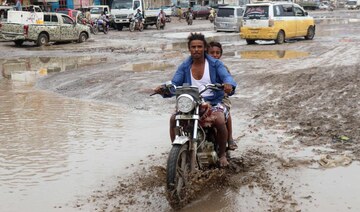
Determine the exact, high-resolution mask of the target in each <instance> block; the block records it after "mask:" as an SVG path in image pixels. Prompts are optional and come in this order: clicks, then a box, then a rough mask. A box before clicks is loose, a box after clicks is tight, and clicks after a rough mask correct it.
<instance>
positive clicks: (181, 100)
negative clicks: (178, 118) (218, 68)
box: [176, 94, 195, 113]
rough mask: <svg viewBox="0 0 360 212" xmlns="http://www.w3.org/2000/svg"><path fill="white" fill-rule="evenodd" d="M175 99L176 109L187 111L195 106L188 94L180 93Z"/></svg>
mask: <svg viewBox="0 0 360 212" xmlns="http://www.w3.org/2000/svg"><path fill="white" fill-rule="evenodd" d="M176 101H177V103H176V104H177V109H178V110H179V111H180V112H183V113H188V112H190V111H192V110H193V109H194V107H195V101H194V98H193V97H192V96H190V95H188V94H183V95H180V96H179V97H178V98H177V100H176Z"/></svg>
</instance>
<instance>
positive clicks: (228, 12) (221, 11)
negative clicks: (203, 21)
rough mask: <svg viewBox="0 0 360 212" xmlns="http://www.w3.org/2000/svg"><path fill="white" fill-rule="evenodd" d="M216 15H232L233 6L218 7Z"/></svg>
mask: <svg viewBox="0 0 360 212" xmlns="http://www.w3.org/2000/svg"><path fill="white" fill-rule="evenodd" d="M217 17H234V8H219V11H218V14H217Z"/></svg>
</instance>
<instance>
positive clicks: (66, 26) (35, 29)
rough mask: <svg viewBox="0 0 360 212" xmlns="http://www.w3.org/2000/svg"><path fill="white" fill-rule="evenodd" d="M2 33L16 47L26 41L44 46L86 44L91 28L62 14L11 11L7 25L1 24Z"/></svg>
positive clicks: (0, 31)
mask: <svg viewBox="0 0 360 212" xmlns="http://www.w3.org/2000/svg"><path fill="white" fill-rule="evenodd" d="M0 33H1V35H2V37H3V39H5V40H8V41H14V43H15V45H16V46H21V45H22V44H23V43H24V42H25V41H31V42H34V43H35V44H36V45H37V46H43V45H47V44H48V42H64V41H66V42H71V41H77V42H79V43H82V42H85V41H86V40H87V39H88V38H89V36H90V28H89V27H88V26H86V25H83V24H79V23H77V22H76V21H74V20H73V19H72V18H71V17H70V16H68V15H65V14H61V13H50V12H49V13H48V12H47V13H43V12H39V13H37V12H28V11H9V12H8V19H7V23H2V24H1V26H0Z"/></svg>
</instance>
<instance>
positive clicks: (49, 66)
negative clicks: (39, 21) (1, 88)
mask: <svg viewBox="0 0 360 212" xmlns="http://www.w3.org/2000/svg"><path fill="white" fill-rule="evenodd" d="M106 61H107V58H101V57H91V56H77V57H26V58H19V59H6V60H4V59H3V60H0V71H1V74H2V76H3V77H4V78H8V79H12V80H16V81H23V82H29V83H33V82H35V81H36V79H37V78H38V77H41V76H45V75H47V74H49V73H53V72H61V71H68V70H72V69H77V68H81V67H85V66H91V65H96V64H99V63H105V62H106Z"/></svg>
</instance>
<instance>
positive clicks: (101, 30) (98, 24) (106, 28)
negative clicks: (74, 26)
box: [95, 19, 109, 34]
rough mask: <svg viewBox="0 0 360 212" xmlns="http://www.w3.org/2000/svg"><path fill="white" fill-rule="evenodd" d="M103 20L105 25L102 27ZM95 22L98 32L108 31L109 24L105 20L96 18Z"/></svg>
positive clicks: (105, 32)
mask: <svg viewBox="0 0 360 212" xmlns="http://www.w3.org/2000/svg"><path fill="white" fill-rule="evenodd" d="M104 22H105V27H104ZM95 23H96V24H95V25H96V26H97V29H98V31H99V32H104V34H107V33H108V32H109V24H108V22H107V21H104V20H102V19H96V20H95Z"/></svg>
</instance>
